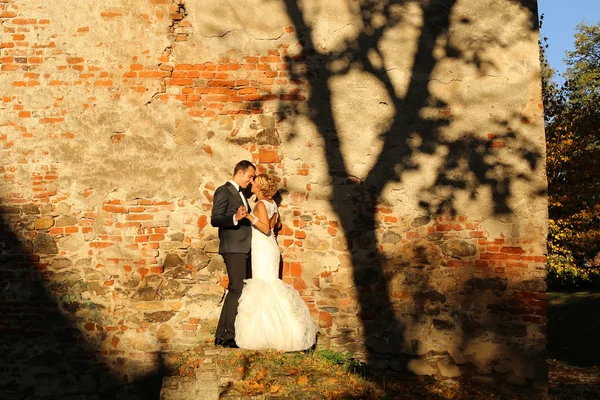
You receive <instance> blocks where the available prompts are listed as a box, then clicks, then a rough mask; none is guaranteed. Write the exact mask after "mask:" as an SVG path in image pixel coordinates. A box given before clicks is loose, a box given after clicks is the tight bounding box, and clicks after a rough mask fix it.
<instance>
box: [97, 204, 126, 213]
mask: <svg viewBox="0 0 600 400" xmlns="http://www.w3.org/2000/svg"><path fill="white" fill-rule="evenodd" d="M102 210H103V211H106V212H110V213H124V214H126V213H128V212H129V210H128V209H127V207H123V206H115V205H111V204H104V205H103V206H102Z"/></svg>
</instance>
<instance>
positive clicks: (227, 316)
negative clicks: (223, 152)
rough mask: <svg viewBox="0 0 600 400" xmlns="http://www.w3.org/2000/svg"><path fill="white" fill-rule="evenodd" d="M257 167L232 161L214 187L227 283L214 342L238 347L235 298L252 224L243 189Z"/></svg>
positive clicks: (215, 215)
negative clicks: (228, 174) (229, 169)
mask: <svg viewBox="0 0 600 400" xmlns="http://www.w3.org/2000/svg"><path fill="white" fill-rule="evenodd" d="M255 173H256V167H255V166H254V164H252V163H251V162H250V161H246V160H242V161H240V162H239V163H237V164H236V165H235V168H234V169H233V177H232V178H231V180H230V181H229V182H227V183H225V184H224V185H223V186H219V187H218V188H217V190H215V194H214V199H213V208H212V215H211V219H210V223H211V225H212V226H214V227H218V228H219V239H220V243H219V254H221V256H222V257H223V260H224V261H225V266H226V267H227V275H228V276H229V286H228V287H227V296H226V297H225V301H224V302H223V308H222V309H221V317H220V318H219V324H218V325H217V332H216V334H215V346H224V347H233V348H235V347H237V345H236V344H235V327H234V324H235V317H236V316H237V309H238V300H239V298H240V296H241V294H242V288H243V286H244V279H246V277H247V270H248V266H249V263H250V242H251V238H252V228H251V224H250V222H249V221H248V219H247V218H245V217H246V215H247V214H248V213H249V212H250V206H249V205H248V200H247V199H246V196H244V192H243V190H242V189H246V188H247V187H248V185H250V184H252V182H254V176H255Z"/></svg>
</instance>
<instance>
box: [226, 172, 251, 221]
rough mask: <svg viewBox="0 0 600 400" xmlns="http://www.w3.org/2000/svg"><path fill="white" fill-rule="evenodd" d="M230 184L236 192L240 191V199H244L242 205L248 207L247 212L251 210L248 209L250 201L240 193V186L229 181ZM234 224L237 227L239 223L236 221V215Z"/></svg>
mask: <svg viewBox="0 0 600 400" xmlns="http://www.w3.org/2000/svg"><path fill="white" fill-rule="evenodd" d="M229 183H231V184H232V185H233V187H234V188H235V190H237V191H238V193H239V194H240V198H241V199H242V204H243V205H244V206H246V210H247V209H248V208H249V207H248V201H247V200H246V196H244V193H242V192H241V191H240V185H238V184H237V183H235V182H234V181H229ZM233 224H234V225H237V224H238V221H237V220H236V219H235V214H234V215H233Z"/></svg>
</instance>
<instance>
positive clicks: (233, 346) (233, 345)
mask: <svg viewBox="0 0 600 400" xmlns="http://www.w3.org/2000/svg"><path fill="white" fill-rule="evenodd" d="M221 346H223V347H228V348H230V349H239V347H238V345H237V344H236V343H235V340H233V339H228V340H225V341H224V342H223V344H222V345H221Z"/></svg>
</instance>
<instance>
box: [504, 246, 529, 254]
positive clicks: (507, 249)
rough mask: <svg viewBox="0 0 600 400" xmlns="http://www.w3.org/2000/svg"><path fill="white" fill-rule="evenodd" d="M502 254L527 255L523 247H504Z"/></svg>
mask: <svg viewBox="0 0 600 400" xmlns="http://www.w3.org/2000/svg"><path fill="white" fill-rule="evenodd" d="M500 252H501V253H508V254H523V253H525V250H523V249H522V248H521V247H502V248H501V249H500Z"/></svg>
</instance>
